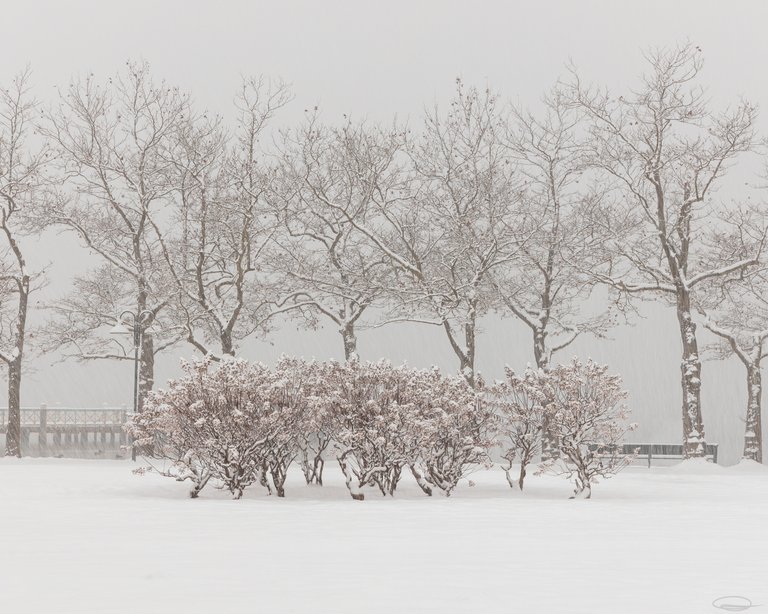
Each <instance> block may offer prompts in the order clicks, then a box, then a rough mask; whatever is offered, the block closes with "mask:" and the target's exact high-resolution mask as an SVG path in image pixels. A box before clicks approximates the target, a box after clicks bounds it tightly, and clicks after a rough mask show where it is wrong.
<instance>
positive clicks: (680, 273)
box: [571, 45, 757, 457]
mask: <svg viewBox="0 0 768 614" xmlns="http://www.w3.org/2000/svg"><path fill="white" fill-rule="evenodd" d="M647 59H648V62H649V71H648V73H647V74H646V75H645V76H644V77H643V79H642V82H641V84H640V86H639V87H638V89H637V90H635V91H633V92H632V93H630V94H627V95H626V96H618V97H616V96H614V95H611V94H609V93H608V92H606V91H597V90H594V89H590V88H587V87H585V86H584V85H583V84H582V83H581V82H580V80H579V77H578V75H576V74H575V73H574V77H573V83H572V88H571V94H572V98H573V102H574V104H576V105H577V106H578V107H579V108H580V109H581V110H582V111H583V112H584V113H585V114H586V116H587V118H588V120H589V122H590V124H591V126H590V134H589V140H588V144H589V150H590V151H589V153H590V156H591V163H592V164H593V166H594V168H595V169H597V171H598V172H600V173H601V174H602V176H603V177H606V178H609V179H611V180H612V181H613V182H614V185H615V188H616V206H615V208H614V209H613V211H612V213H611V215H613V216H625V217H629V218H632V223H633V227H634V233H633V235H632V236H631V237H628V238H622V240H621V241H616V242H615V247H616V252H617V254H618V256H617V257H616V258H615V260H614V261H613V263H612V266H611V267H610V268H608V269H604V270H602V272H598V276H599V279H600V281H602V282H604V283H607V284H609V285H610V286H611V287H613V288H614V289H616V290H618V291H619V292H620V293H621V294H622V295H623V296H625V297H629V296H646V297H650V298H653V297H663V298H664V299H666V300H668V301H669V302H670V303H671V304H672V305H674V307H675V310H676V314H677V321H678V326H679V331H680V340H681V350H682V357H681V358H682V360H681V364H680V368H681V387H682V417H683V420H682V422H683V444H684V453H685V456H686V457H700V456H703V455H704V454H705V450H706V446H705V433H704V424H703V420H702V415H701V359H700V355H699V346H698V339H697V335H696V324H695V322H694V319H693V317H692V293H693V292H694V291H695V289H696V287H697V286H698V285H699V284H702V283H704V282H706V281H710V280H712V279H715V278H719V279H725V278H728V277H731V276H737V275H739V274H740V273H741V271H743V270H744V269H746V268H748V267H750V266H752V265H754V264H755V263H756V262H757V254H755V253H752V254H746V255H739V256H737V257H733V258H727V259H724V260H723V261H721V262H717V263H714V264H713V263H712V262H711V261H710V260H709V259H707V258H706V256H707V255H708V254H707V250H708V237H709V236H710V234H711V227H710V225H709V224H708V223H707V217H708V215H710V214H711V212H712V210H713V209H716V208H717V203H716V202H715V201H714V200H713V198H712V192H713V190H714V187H715V186H716V185H718V184H719V182H720V180H721V179H722V178H723V176H724V175H725V172H726V169H727V168H728V166H729V164H731V163H732V162H733V161H734V159H735V158H736V157H737V156H738V155H739V154H741V153H742V152H746V151H749V150H750V149H751V148H752V146H753V121H754V117H755V110H754V108H753V107H752V106H750V105H749V104H748V103H744V102H742V103H741V104H739V105H738V106H736V107H734V108H732V109H730V110H728V111H726V112H723V113H716V112H714V111H711V110H710V109H709V108H708V107H707V104H706V100H705V92H704V90H703V89H702V88H701V87H700V86H697V85H696V79H697V77H698V75H699V72H700V69H701V66H702V60H701V53H700V50H699V49H698V48H697V47H695V46H692V45H684V46H681V47H676V48H673V49H670V50H660V51H652V52H650V53H649V54H648V56H647Z"/></svg>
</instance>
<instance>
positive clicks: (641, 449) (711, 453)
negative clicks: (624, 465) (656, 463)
mask: <svg viewBox="0 0 768 614" xmlns="http://www.w3.org/2000/svg"><path fill="white" fill-rule="evenodd" d="M597 447H598V446H597V445H596V444H593V445H591V446H590V449H591V450H596V449H597ZM603 450H604V451H605V452H608V451H609V449H605V448H604V449H603ZM706 452H707V453H706V455H705V458H706V459H707V460H709V461H712V462H713V463H715V464H717V444H716V443H710V444H707V450H706ZM619 453H620V454H624V455H630V454H634V455H636V457H637V459H643V460H645V459H648V466H649V467H650V466H651V463H652V461H653V459H657V460H683V458H685V456H684V455H683V446H682V444H679V443H625V444H624V445H622V446H621V451H620V452H619Z"/></svg>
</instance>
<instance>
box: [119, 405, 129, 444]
mask: <svg viewBox="0 0 768 614" xmlns="http://www.w3.org/2000/svg"><path fill="white" fill-rule="evenodd" d="M127 421H128V406H127V405H123V406H122V409H121V410H120V445H121V446H124V445H126V444H127V443H128V442H127V441H126V439H127V438H126V433H125V423H126V422H127Z"/></svg>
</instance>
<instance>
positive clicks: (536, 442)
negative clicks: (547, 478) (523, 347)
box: [487, 367, 551, 490]
mask: <svg viewBox="0 0 768 614" xmlns="http://www.w3.org/2000/svg"><path fill="white" fill-rule="evenodd" d="M505 375H506V378H505V380H504V381H502V382H496V383H495V384H494V385H493V386H491V387H490V388H489V389H488V391H487V394H488V398H489V401H490V402H491V403H492V404H493V406H494V408H495V409H496V411H497V413H498V416H499V420H498V427H497V441H498V444H499V445H500V446H501V448H502V458H503V459H504V461H505V463H506V464H505V466H504V472H505V474H506V476H507V482H508V483H509V485H510V487H512V488H514V486H515V483H516V484H517V485H518V487H519V488H520V490H523V484H524V482H525V476H526V468H527V467H528V464H529V463H530V462H531V461H532V460H533V458H534V457H535V456H536V455H537V454H538V453H539V452H540V450H541V444H542V441H541V438H542V429H543V427H544V422H545V420H546V418H547V415H548V413H549V410H550V408H551V405H550V403H549V402H548V399H549V398H551V392H550V393H549V394H548V391H549V390H551V385H550V382H549V378H548V376H547V374H546V372H544V371H543V370H539V369H531V368H530V367H529V368H528V369H526V370H525V372H524V373H523V375H522V376H517V375H515V373H514V372H513V371H512V369H510V368H509V367H507V368H506V369H505ZM515 460H519V461H520V473H519V475H518V476H517V480H516V481H515V480H513V478H512V475H511V471H512V465H513V463H514V462H515Z"/></svg>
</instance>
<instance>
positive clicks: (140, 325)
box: [110, 309, 152, 461]
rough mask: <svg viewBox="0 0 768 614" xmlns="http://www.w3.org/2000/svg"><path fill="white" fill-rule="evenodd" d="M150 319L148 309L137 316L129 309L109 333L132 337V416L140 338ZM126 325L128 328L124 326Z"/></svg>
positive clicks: (136, 400) (136, 410) (133, 455)
mask: <svg viewBox="0 0 768 614" xmlns="http://www.w3.org/2000/svg"><path fill="white" fill-rule="evenodd" d="M151 317H152V312H151V311H149V310H148V309H145V310H144V311H140V312H139V313H138V314H136V313H134V312H133V311H131V310H130V309H127V310H125V311H124V312H123V313H121V314H120V318H119V319H118V321H117V324H116V325H115V327H114V328H113V329H112V330H111V331H110V333H111V334H113V335H133V414H134V415H136V414H138V413H139V359H140V357H141V356H140V351H141V337H142V335H143V334H144V328H145V325H146V324H147V322H149V320H150V318H151ZM126 324H127V325H128V326H126ZM131 460H134V461H135V460H136V448H135V447H134V446H131Z"/></svg>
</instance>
